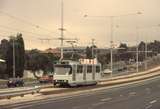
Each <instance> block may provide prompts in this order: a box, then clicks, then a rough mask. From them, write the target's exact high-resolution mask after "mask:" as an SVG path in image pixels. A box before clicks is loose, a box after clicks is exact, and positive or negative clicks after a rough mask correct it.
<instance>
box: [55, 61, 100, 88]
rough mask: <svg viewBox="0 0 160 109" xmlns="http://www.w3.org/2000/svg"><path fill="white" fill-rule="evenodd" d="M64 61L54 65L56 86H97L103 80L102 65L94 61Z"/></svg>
mask: <svg viewBox="0 0 160 109" xmlns="http://www.w3.org/2000/svg"><path fill="white" fill-rule="evenodd" d="M85 61H86V60H85V59H82V60H80V61H79V62H75V61H71V60H63V61H61V62H59V63H57V64H55V65H54V85H57V84H59V85H62V86H64V85H69V86H81V85H96V84H97V81H98V80H99V79H100V78H101V64H100V63H97V62H95V61H94V60H92V61H91V60H89V62H85Z"/></svg>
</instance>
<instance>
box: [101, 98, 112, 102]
mask: <svg viewBox="0 0 160 109" xmlns="http://www.w3.org/2000/svg"><path fill="white" fill-rule="evenodd" d="M110 100H112V98H104V99H101V100H100V101H102V102H105V101H110Z"/></svg>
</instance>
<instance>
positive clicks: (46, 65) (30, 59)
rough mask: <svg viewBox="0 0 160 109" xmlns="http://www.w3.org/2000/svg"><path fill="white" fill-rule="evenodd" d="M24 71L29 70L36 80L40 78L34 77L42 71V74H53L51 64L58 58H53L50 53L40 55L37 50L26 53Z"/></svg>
mask: <svg viewBox="0 0 160 109" xmlns="http://www.w3.org/2000/svg"><path fill="white" fill-rule="evenodd" d="M25 58H26V65H25V66H26V69H27V70H31V71H32V72H33V74H34V76H35V77H36V78H40V77H39V76H37V75H36V72H37V71H39V70H42V71H43V72H44V73H43V74H48V73H53V71H54V68H53V63H54V61H55V60H57V59H58V57H54V56H53V55H51V54H50V53H49V54H48V53H47V54H46V53H41V52H40V51H39V50H37V49H33V50H31V51H26V56H25Z"/></svg>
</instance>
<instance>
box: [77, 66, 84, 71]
mask: <svg viewBox="0 0 160 109" xmlns="http://www.w3.org/2000/svg"><path fill="white" fill-rule="evenodd" d="M82 72H83V66H82V65H77V73H82Z"/></svg>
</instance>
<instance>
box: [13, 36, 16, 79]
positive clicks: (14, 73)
mask: <svg viewBox="0 0 160 109" xmlns="http://www.w3.org/2000/svg"><path fill="white" fill-rule="evenodd" d="M15 70H16V68H15V43H14V38H13V78H15V77H16V72H15Z"/></svg>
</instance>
